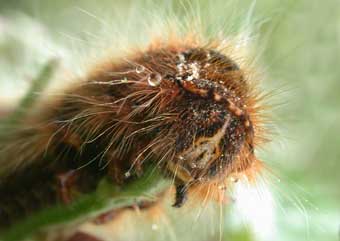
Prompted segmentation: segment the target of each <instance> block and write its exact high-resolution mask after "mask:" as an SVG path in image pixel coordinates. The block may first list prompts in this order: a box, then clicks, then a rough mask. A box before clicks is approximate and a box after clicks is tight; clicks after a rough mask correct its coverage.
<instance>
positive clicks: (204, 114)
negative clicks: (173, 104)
mask: <svg viewBox="0 0 340 241" xmlns="http://www.w3.org/2000/svg"><path fill="white" fill-rule="evenodd" d="M177 62H178V63H177V69H178V74H177V75H176V77H175V81H176V83H177V84H178V85H179V87H180V89H181V94H180V95H181V98H180V100H179V101H178V108H179V109H180V115H179V120H178V126H177V128H178V136H177V138H176V153H178V154H177V156H176V158H175V160H174V162H175V164H176V165H174V166H177V168H179V167H180V168H179V170H177V171H178V172H179V173H178V174H177V175H179V176H180V177H179V178H181V179H185V180H183V181H189V180H190V179H194V180H203V179H207V178H208V179H209V178H211V177H214V176H216V175H217V174H220V175H223V174H225V173H224V170H225V169H226V168H228V167H232V165H233V161H234V159H236V158H237V156H239V155H240V154H241V150H243V151H244V149H246V150H247V151H248V152H249V154H250V153H251V154H252V153H253V135H254V134H253V127H252V123H251V120H250V118H249V115H248V113H247V110H246V109H245V107H244V106H245V104H244V102H243V101H242V98H243V97H244V91H245V90H246V88H247V86H246V83H245V82H244V80H243V76H242V72H241V70H240V69H239V67H238V66H237V65H236V64H235V63H234V62H233V61H232V60H231V59H229V58H228V57H226V56H224V55H222V54H220V53H218V52H215V51H212V50H203V49H192V50H188V51H186V52H184V53H180V54H179V55H178V60H177ZM170 166H171V165H170ZM170 168H171V167H170Z"/></svg>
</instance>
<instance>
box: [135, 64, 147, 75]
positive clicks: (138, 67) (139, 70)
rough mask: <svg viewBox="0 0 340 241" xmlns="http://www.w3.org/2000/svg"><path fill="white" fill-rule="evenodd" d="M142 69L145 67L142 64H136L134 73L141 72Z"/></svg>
mask: <svg viewBox="0 0 340 241" xmlns="http://www.w3.org/2000/svg"><path fill="white" fill-rule="evenodd" d="M144 71H145V67H144V66H143V65H138V66H137V67H136V73H137V74H140V73H143V72H144Z"/></svg>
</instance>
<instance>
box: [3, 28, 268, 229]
mask: <svg viewBox="0 0 340 241" xmlns="http://www.w3.org/2000/svg"><path fill="white" fill-rule="evenodd" d="M245 61H246V60H245V59H243V58H242V57H240V56H239V55H238V49H237V48H236V47H235V45H234V43H233V42H232V41H231V40H230V41H226V40H225V39H219V38H216V39H214V40H205V39H204V38H202V37H201V36H198V35H196V34H187V35H186V36H185V37H183V36H177V35H174V36H171V37H168V38H163V39H162V38H161V39H156V40H154V41H153V42H152V43H150V45H149V46H148V47H147V48H146V49H139V50H134V51H132V53H130V54H129V55H127V56H124V57H121V58H113V57H112V58H108V59H105V60H104V61H103V62H102V63H99V64H97V65H96V66H95V67H94V68H93V69H92V70H90V71H89V73H88V74H87V75H86V77H84V78H82V79H80V80H79V81H77V83H75V84H74V85H72V86H71V87H69V88H66V89H65V90H63V92H62V93H57V94H55V95H53V96H52V97H51V98H50V100H45V101H44V103H43V104H41V105H40V106H38V107H36V108H34V109H33V110H30V111H29V113H28V114H27V115H26V116H25V118H24V119H23V120H21V123H22V127H16V130H15V131H13V132H10V135H8V136H6V137H5V138H4V140H1V141H2V143H1V146H0V153H1V155H0V166H1V168H0V229H6V228H7V227H9V226H11V225H13V224H15V223H16V222H17V221H19V220H22V219H24V218H25V217H28V216H30V215H32V214H34V213H35V212H38V211H39V210H42V209H44V208H46V207H50V206H53V205H57V204H60V203H61V204H66V205H67V204H70V203H72V202H73V201H74V200H76V199H77V195H78V194H79V193H85V194H86V193H91V192H93V191H94V190H96V188H97V187H98V185H99V183H100V182H101V180H103V179H104V178H109V179H110V181H111V182H112V184H114V185H119V186H121V187H122V188H124V186H125V185H126V184H127V183H129V182H130V181H131V180H134V179H138V178H139V177H140V176H141V175H143V173H144V172H145V170H146V168H147V167H150V166H151V167H152V168H159V169H160V170H161V172H162V173H163V175H164V177H166V178H168V179H171V180H173V182H174V185H175V188H176V192H175V197H174V202H173V206H174V207H181V206H182V205H184V204H185V201H186V200H187V199H188V198H189V199H190V195H189V196H188V193H190V190H193V189H195V188H197V187H198V188H201V189H202V190H204V188H202V187H204V186H208V187H209V188H210V187H211V186H214V187H216V189H218V188H220V186H219V184H223V183H224V182H225V181H226V180H227V179H228V178H230V177H233V179H235V178H234V177H236V178H237V175H239V174H244V173H248V171H249V170H254V169H257V167H258V166H261V161H259V160H258V159H257V158H256V156H255V153H254V150H255V148H257V147H258V146H259V145H260V144H262V143H263V142H264V141H266V135H265V134H266V127H265V124H266V123H265V117H264V116H263V113H262V112H263V110H264V109H265V106H264V105H263V103H262V100H263V98H264V95H263V94H262V93H261V91H259V89H258V88H257V84H256V80H255V79H254V75H253V72H252V71H251V70H249V69H250V68H249V67H248V65H247V63H245Z"/></svg>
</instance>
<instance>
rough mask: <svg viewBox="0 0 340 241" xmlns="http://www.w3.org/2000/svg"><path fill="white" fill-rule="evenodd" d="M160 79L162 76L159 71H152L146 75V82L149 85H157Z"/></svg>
mask: <svg viewBox="0 0 340 241" xmlns="http://www.w3.org/2000/svg"><path fill="white" fill-rule="evenodd" d="M161 81H162V76H161V75H160V74H159V73H156V74H155V73H152V74H150V75H149V77H148V83H149V85H150V86H158V85H159V84H160V83H161Z"/></svg>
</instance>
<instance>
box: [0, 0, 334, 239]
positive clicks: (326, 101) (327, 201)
mask: <svg viewBox="0 0 340 241" xmlns="http://www.w3.org/2000/svg"><path fill="white" fill-rule="evenodd" d="M229 2H230V3H229ZM229 2H228V1H203V0H202V1H192V2H188V1H184V2H183V1H165V0H164V1H109V0H101V1H96V2H95V1H90V0H83V1H75V0H73V1H72V0H59V1H51V0H45V1H43V0H40V1H39V0H16V1H0V104H1V106H3V108H5V106H11V105H13V103H15V100H16V99H17V97H18V96H20V95H22V94H24V93H25V91H26V90H27V88H28V86H29V83H30V79H32V78H33V77H34V76H35V75H36V74H37V72H38V71H39V68H40V67H41V65H42V64H43V63H45V62H46V61H47V60H48V59H50V58H51V57H54V56H57V57H58V58H59V60H60V62H61V65H62V71H63V73H66V74H67V73H70V72H72V74H78V73H79V74H81V73H82V71H83V70H84V68H86V67H85V63H87V62H89V60H88V58H89V57H88V56H91V54H92V55H93V53H94V54H95V55H98V56H100V54H101V53H103V52H105V48H106V47H107V46H109V45H110V44H111V45H112V44H113V45H115V47H117V48H119V47H120V46H124V43H125V42H129V43H131V44H136V43H137V44H138V43H140V42H147V40H148V39H147V38H146V37H145V36H146V35H147V33H148V31H149V30H151V29H153V28H156V27H157V21H161V20H162V19H164V17H165V16H168V17H170V18H174V19H176V21H178V23H181V21H185V18H184V17H183V16H184V15H185V13H186V11H193V12H195V13H196V15H198V16H200V17H201V21H202V22H203V25H204V24H207V32H211V33H214V32H215V33H216V32H218V30H221V31H223V32H224V33H225V34H226V35H227V34H228V33H229V34H234V33H235V32H237V31H238V30H240V31H243V30H244V29H242V26H243V25H242V23H244V22H245V21H247V17H249V16H250V13H252V15H251V19H250V24H249V26H250V27H252V28H253V30H254V33H255V34H254V38H253V39H252V40H251V41H253V42H252V46H253V48H254V51H255V53H256V51H258V52H259V56H258V57H259V58H258V62H259V65H260V66H261V67H262V68H263V72H264V76H265V80H264V89H266V90H274V92H275V95H274V97H273V101H274V102H275V103H277V106H275V108H274V110H273V115H274V121H275V124H276V127H275V128H276V129H277V132H278V134H277V135H276V136H274V138H273V143H271V144H270V145H267V146H266V147H265V148H264V150H260V151H259V155H260V156H261V158H262V159H263V160H265V162H266V163H268V166H269V167H270V168H271V169H272V170H273V172H274V173H275V176H276V178H271V179H269V182H270V183H271V184H270V185H269V186H270V189H271V190H272V193H273V198H274V200H275V201H274V205H273V208H274V212H275V218H274V221H273V223H272V224H271V225H272V226H270V227H273V229H275V230H272V231H275V232H274V234H271V236H269V238H268V236H266V235H264V236H263V235H262V236H261V234H254V231H253V229H252V225H253V224H252V222H249V223H247V221H244V222H241V224H239V222H238V221H237V219H238V218H237V217H232V216H233V215H232V214H230V215H226V217H225V221H224V223H225V224H224V226H225V227H224V229H225V230H224V235H223V239H225V240H234V241H238V240H317V241H328V240H330V241H333V240H339V227H340V173H339V170H340V68H339V67H338V65H339V63H340V2H339V1H338V0H325V1H318V0H296V1H279V0H259V1H257V2H256V3H255V5H254V1H242V2H240V1H233V2H231V1H229ZM252 6H254V10H253V12H252ZM188 9H189V10H188ZM150 16H151V17H152V19H154V20H156V19H158V20H157V21H155V23H153V24H155V26H152V27H151V26H149V25H147V24H145V22H144V21H146V20H145V18H150V19H151V17H150ZM146 22H147V21H146ZM252 23H253V24H252ZM247 26H248V25H247ZM149 28H150V29H149ZM211 30H213V31H211ZM158 31H161V30H158ZM117 35H119V36H118V37H117ZM122 36H123V37H122ZM117 39H119V41H120V42H119V43H117V41H118V40H117ZM254 208H256V206H255V207H254ZM268 208H269V207H268ZM259 215H261V213H260V214H259ZM236 216H237V215H236ZM174 219H176V218H174ZM235 219H236V221H235V222H231V221H230V222H229V220H235ZM258 222H261V219H260V218H259V220H258ZM231 223H233V224H231ZM234 223H236V224H234ZM197 225H199V223H198V224H197ZM255 226H256V225H255ZM178 229H179V231H178V232H177V231H176V230H175V231H174V233H175V234H176V235H178V237H177V240H190V239H192V237H190V236H191V235H190V234H188V233H186V234H185V235H186V236H185V235H184V233H185V228H183V227H182V230H180V227H179V228H178ZM198 229H199V228H198ZM255 230H257V228H256V227H255ZM181 232H182V233H181ZM256 232H261V228H260V229H259V230H257V231H256ZM179 233H181V234H180V235H179ZM182 235H184V236H182ZM202 237H204V240H206V239H205V237H208V238H207V239H209V240H218V234H209V235H206V236H202ZM193 240H197V239H193Z"/></svg>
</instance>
